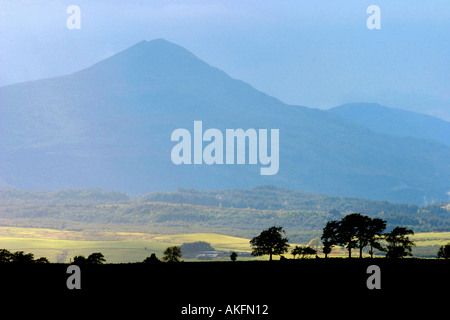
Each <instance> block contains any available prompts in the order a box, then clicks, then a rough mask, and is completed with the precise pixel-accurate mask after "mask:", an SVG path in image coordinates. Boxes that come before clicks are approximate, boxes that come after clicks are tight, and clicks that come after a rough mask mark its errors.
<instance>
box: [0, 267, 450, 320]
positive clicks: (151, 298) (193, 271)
mask: <svg viewBox="0 0 450 320" xmlns="http://www.w3.org/2000/svg"><path fill="white" fill-rule="evenodd" d="M370 265H378V266H379V267H380V270H381V277H380V280H381V282H380V283H381V289H380V290H376V289H373V290H370V289H368V288H367V285H366V282H367V278H368V277H370V276H371V274H368V273H367V268H368V266H370ZM68 266H69V265H67V264H48V265H38V264H33V265H22V266H20V265H14V264H3V265H0V281H1V290H2V291H3V292H6V293H7V295H6V301H5V298H3V302H4V305H10V304H11V303H13V304H17V305H19V306H28V307H29V308H23V309H19V310H20V311H21V312H31V313H33V314H35V313H34V312H36V314H37V313H40V312H42V313H43V314H46V313H48V314H59V315H63V314H64V313H66V314H72V313H79V312H81V313H82V314H86V313H89V314H91V315H95V314H97V315H98V316H101V315H102V316H106V315H115V314H116V313H118V312H119V311H120V312H126V314H127V315H128V316H127V317H126V318H130V319H131V318H133V317H132V315H133V314H134V315H139V318H147V319H151V318H155V317H156V316H157V317H156V319H162V317H164V318H165V319H208V318H210V319H244V318H245V319H247V318H250V319H294V318H295V319H297V318H298V319H300V318H304V317H305V312H308V313H309V312H312V314H315V313H317V314H320V315H321V318H322V316H326V315H328V316H336V315H337V314H341V313H342V314H348V313H349V314H353V313H354V312H355V311H356V310H364V313H365V314H366V313H367V312H368V313H369V314H370V313H372V312H377V313H379V314H380V315H381V314H385V313H386V312H388V313H389V314H391V313H393V312H398V313H399V314H402V315H405V314H414V313H415V312H418V311H426V312H428V311H430V310H436V309H438V308H437V307H436V306H439V305H440V304H439V302H440V299H441V298H442V299H444V298H445V297H446V296H447V294H448V289H449V288H450V274H449V271H450V261H444V260H419V259H404V260H399V261H389V260H386V259H363V260H359V259H351V260H349V259H328V260H325V259H310V260H296V261H294V260H287V261H273V262H267V261H253V262H239V261H237V262H234V263H233V262H184V263H173V264H168V263H159V264H149V265H145V264H106V265H98V266H82V267H81V289H80V290H69V289H67V287H66V280H67V278H68V277H69V276H70V274H67V273H66V270H67V267H68ZM189 304H190V305H191V306H197V307H200V306H205V307H215V309H216V311H215V313H214V315H213V316H212V317H209V315H182V314H181V311H182V308H183V307H188V305H189ZM242 304H244V305H260V306H261V307H260V312H262V310H263V309H262V308H263V306H264V305H267V307H264V310H266V309H267V310H266V312H267V313H268V315H263V314H259V315H248V314H247V315H243V314H230V313H229V312H228V313H227V314H225V310H226V308H227V306H228V305H232V306H233V307H234V305H242ZM389 308H390V309H389ZM82 310H84V312H82ZM218 310H221V312H219V311H218ZM255 310H256V309H255ZM312 314H311V317H312ZM300 315H303V316H300ZM311 317H309V316H308V318H311Z"/></svg>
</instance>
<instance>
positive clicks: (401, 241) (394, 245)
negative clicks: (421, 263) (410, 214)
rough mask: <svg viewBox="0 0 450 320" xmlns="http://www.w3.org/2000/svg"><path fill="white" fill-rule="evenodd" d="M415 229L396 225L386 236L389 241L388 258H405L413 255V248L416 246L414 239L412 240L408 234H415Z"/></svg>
mask: <svg viewBox="0 0 450 320" xmlns="http://www.w3.org/2000/svg"><path fill="white" fill-rule="evenodd" d="M413 234H414V231H412V230H409V229H406V228H404V227H395V228H394V230H392V231H391V232H389V233H386V234H385V236H384V238H385V240H386V242H387V248H386V251H387V253H386V258H394V259H396V258H403V257H406V256H412V254H411V249H412V247H413V246H415V243H414V241H412V240H410V239H409V237H408V235H413Z"/></svg>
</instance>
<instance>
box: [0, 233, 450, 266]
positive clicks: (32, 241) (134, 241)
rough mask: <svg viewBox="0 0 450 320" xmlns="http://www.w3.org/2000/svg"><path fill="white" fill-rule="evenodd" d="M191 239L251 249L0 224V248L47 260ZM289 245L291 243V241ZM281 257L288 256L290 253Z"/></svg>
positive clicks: (124, 257) (113, 255) (133, 252)
mask: <svg viewBox="0 0 450 320" xmlns="http://www.w3.org/2000/svg"><path fill="white" fill-rule="evenodd" d="M412 239H413V240H414V241H416V245H417V247H416V248H426V247H427V246H434V247H433V248H436V246H440V245H443V244H446V243H449V242H450V232H439V233H438V232H427V233H417V234H415V235H414V236H413V237H412ZM194 241H206V242H209V243H210V244H211V245H212V246H213V247H214V248H215V249H216V250H224V251H240V252H251V248H250V244H249V239H245V238H239V237H231V236H226V235H221V234H216V233H191V234H174V235H161V234H147V233H130V232H80V231H64V230H53V229H39V228H16V227H0V249H8V250H10V251H25V252H26V253H33V254H34V256H35V258H39V257H47V258H48V259H49V260H50V261H51V262H69V261H70V259H73V257H74V256H76V255H84V256H88V255H89V254H91V253H93V252H101V253H103V254H104V256H105V258H106V261H107V262H109V263H121V262H122V263H127V262H140V261H143V260H144V259H145V258H146V257H148V256H150V254H151V253H156V255H157V256H158V257H159V258H161V257H162V256H163V252H164V250H165V249H166V248H167V247H169V246H174V245H181V244H183V243H186V242H194ZM303 245H305V244H303ZM293 246H295V244H291V247H293ZM433 250H434V249H433ZM341 251H342V256H346V254H347V252H346V251H345V250H341ZM435 251H436V252H437V249H436V250H435ZM354 254H356V251H355V253H354ZM285 256H286V257H287V258H290V257H291V256H290V254H286V255H285ZM266 258H267V257H262V259H266ZM238 259H239V258H238Z"/></svg>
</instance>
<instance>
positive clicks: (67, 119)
mask: <svg viewBox="0 0 450 320" xmlns="http://www.w3.org/2000/svg"><path fill="white" fill-rule="evenodd" d="M0 106H1V107H0V119H1V120H0V121H1V125H0V148H1V150H2V151H1V153H0V184H1V185H4V186H13V187H17V188H23V189H61V188H85V187H100V188H104V189H110V190H111V189H113V190H119V191H124V192H128V193H131V194H143V193H147V192H151V191H156V190H175V189H177V188H179V187H191V188H198V189H220V188H247V187H252V186H254V185H260V184H274V185H278V186H283V187H290V188H294V189H297V190H305V191H311V192H321V193H328V194H334V195H345V196H355V197H365V198H370V199H380V200H392V201H401V202H414V203H419V204H421V203H423V202H424V201H432V200H446V199H447V198H448V196H447V194H446V192H447V191H449V190H450V183H449V181H450V168H449V161H448V159H450V147H448V146H446V145H444V144H442V143H440V142H438V141H432V140H425V139H421V138H415V137H398V136H393V135H388V134H385V133H379V132H375V131H374V130H371V129H369V128H366V127H364V126H362V125H360V124H358V123H355V122H353V121H349V120H346V119H343V118H342V117H341V115H337V114H334V113H333V112H329V111H322V110H318V109H310V108H306V107H301V106H291V105H286V104H284V103H282V102H281V101H279V100H277V99H275V98H273V97H270V96H268V95H266V94H264V93H262V92H260V91H257V90H255V89H254V88H253V87H251V86H250V85H248V84H246V83H244V82H242V81H239V80H235V79H232V78H230V77H229V76H228V75H227V74H226V73H224V72H223V71H221V70H218V69H216V68H214V67H212V66H210V65H208V64H206V63H204V62H202V61H201V60H199V59H198V58H196V57H195V56H194V55H193V54H192V53H190V52H189V51H187V50H185V49H183V48H181V47H180V46H178V45H175V44H173V43H170V42H167V41H165V40H162V39H158V40H153V41H142V42H139V43H137V44H136V45H134V46H132V47H130V48H128V49H126V50H124V51H122V52H120V53H118V54H116V55H114V56H112V57H110V58H108V59H106V60H103V61H100V62H99V63H97V64H95V65H93V66H91V67H89V68H86V69H84V70H81V71H79V72H76V73H73V74H71V75H68V76H61V77H56V78H52V79H44V80H38V81H32V82H26V83H21V84H17V85H11V86H5V87H2V88H0ZM195 120H202V121H203V130H206V129H207V128H217V129H219V130H221V131H222V132H225V130H226V129H237V128H242V129H244V130H246V129H248V128H255V129H279V130H280V168H279V171H278V174H276V175H273V176H261V175H260V174H259V169H260V165H259V164H258V165H211V166H209V165H206V164H203V165H179V166H176V165H174V164H173V163H172V161H171V157H170V154H171V149H172V147H173V146H174V145H175V144H176V143H175V142H172V141H171V140H170V137H171V133H172V132H173V130H175V129H177V128H186V129H188V130H189V131H191V133H192V132H193V122H194V121H195ZM205 145H206V143H204V146H205Z"/></svg>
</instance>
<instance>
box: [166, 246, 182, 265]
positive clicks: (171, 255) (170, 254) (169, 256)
mask: <svg viewBox="0 0 450 320" xmlns="http://www.w3.org/2000/svg"><path fill="white" fill-rule="evenodd" d="M181 256H182V254H181V248H180V247H177V246H173V247H168V248H167V249H166V250H165V251H164V257H163V258H162V260H163V261H164V262H180V258H181Z"/></svg>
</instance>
